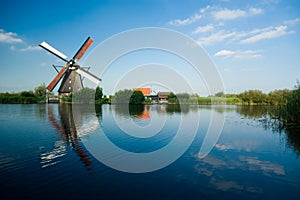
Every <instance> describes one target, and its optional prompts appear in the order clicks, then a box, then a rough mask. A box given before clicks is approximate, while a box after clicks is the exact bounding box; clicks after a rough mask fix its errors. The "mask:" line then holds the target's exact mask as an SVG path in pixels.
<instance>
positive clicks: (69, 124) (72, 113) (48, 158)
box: [41, 104, 102, 171]
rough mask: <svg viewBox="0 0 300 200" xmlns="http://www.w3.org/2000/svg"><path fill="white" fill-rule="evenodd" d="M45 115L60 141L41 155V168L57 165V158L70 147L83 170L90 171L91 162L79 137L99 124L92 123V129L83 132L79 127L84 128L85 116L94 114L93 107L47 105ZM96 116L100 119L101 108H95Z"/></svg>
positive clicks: (88, 132) (58, 160)
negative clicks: (81, 164) (83, 167)
mask: <svg viewBox="0 0 300 200" xmlns="http://www.w3.org/2000/svg"><path fill="white" fill-rule="evenodd" d="M57 108H58V109H57ZM47 114H48V121H49V123H50V124H51V125H52V127H53V128H54V129H55V130H56V132H57V133H58V134H59V135H60V138H61V140H59V141H56V142H55V144H54V148H53V150H51V151H48V152H46V153H43V154H41V165H42V167H48V166H52V165H55V164H57V163H59V162H60V159H59V158H60V157H62V156H64V155H66V153H67V147H68V146H71V148H72V150H73V151H74V152H75V153H76V155H77V156H78V157H79V158H80V161H81V162H82V163H83V165H84V166H85V168H86V169H87V170H88V171H91V170H92V161H91V159H90V157H89V154H88V153H87V152H86V150H85V148H84V147H83V146H82V144H81V142H80V137H82V136H85V135H88V134H90V132H92V131H93V130H95V129H96V128H98V126H99V123H98V121H97V123H94V127H90V128H89V129H85V130H82V129H81V127H84V124H83V118H84V117H85V116H86V115H91V114H95V107H91V106H84V105H77V106H72V105H70V104H59V105H58V107H57V104H48V109H47ZM96 116H97V117H98V118H100V119H101V116H102V110H101V106H97V107H96ZM95 124H96V126H95Z"/></svg>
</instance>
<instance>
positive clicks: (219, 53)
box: [215, 50, 235, 57]
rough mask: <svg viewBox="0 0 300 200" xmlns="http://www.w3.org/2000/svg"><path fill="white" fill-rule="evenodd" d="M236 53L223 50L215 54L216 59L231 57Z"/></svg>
mask: <svg viewBox="0 0 300 200" xmlns="http://www.w3.org/2000/svg"><path fill="white" fill-rule="evenodd" d="M234 53H235V52H234V51H230V50H221V51H218V52H217V53H215V56H216V57H223V56H231V55H233V54H234Z"/></svg>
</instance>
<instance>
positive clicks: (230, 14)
mask: <svg viewBox="0 0 300 200" xmlns="http://www.w3.org/2000/svg"><path fill="white" fill-rule="evenodd" d="M262 12H263V10H262V9H260V8H250V9H248V10H240V9H236V10H229V9H227V8H225V9H222V10H218V11H214V12H212V16H213V17H214V18H215V19H216V20H230V19H236V18H241V17H247V16H253V15H258V14H261V13H262Z"/></svg>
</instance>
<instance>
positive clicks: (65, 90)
mask: <svg viewBox="0 0 300 200" xmlns="http://www.w3.org/2000/svg"><path fill="white" fill-rule="evenodd" d="M93 42H94V41H93V40H92V39H91V38H90V37H88V38H87V39H86V41H85V42H84V43H83V45H82V46H81V47H80V49H79V50H78V51H77V52H76V54H75V55H74V56H73V58H71V59H70V60H67V58H68V57H67V56H66V55H64V54H63V53H61V52H60V51H58V50H57V49H55V48H54V47H52V46H50V45H49V44H48V43H46V42H42V43H41V44H39V46H40V47H42V48H43V49H45V50H47V51H49V52H50V53H52V54H54V55H56V56H57V57H58V58H60V59H61V60H63V61H65V62H66V64H65V65H64V66H63V67H62V69H61V70H60V71H58V70H57V72H58V74H57V75H56V76H55V78H54V79H53V80H52V81H51V83H50V84H49V85H48V86H47V90H49V91H50V92H51V91H52V90H53V89H54V88H55V86H56V85H57V84H58V83H59V81H60V80H61V79H62V78H63V80H62V82H61V85H60V87H59V89H58V93H59V96H68V95H69V94H70V93H72V92H78V91H79V90H81V89H82V88H83V84H82V77H81V76H83V77H86V78H87V79H89V80H90V81H92V82H93V83H95V84H97V85H98V84H99V83H100V81H101V79H100V78H98V77H97V76H95V75H93V74H92V73H90V72H88V71H87V70H85V69H83V68H82V67H80V66H79V65H78V64H77V63H76V62H75V61H79V60H80V59H81V58H82V56H83V55H84V54H85V52H86V51H87V49H88V48H89V47H90V46H91V44H92V43H93Z"/></svg>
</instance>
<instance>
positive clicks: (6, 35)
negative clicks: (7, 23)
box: [0, 29, 23, 44]
mask: <svg viewBox="0 0 300 200" xmlns="http://www.w3.org/2000/svg"><path fill="white" fill-rule="evenodd" d="M0 42H2V43H8V44H13V43H21V42H23V41H22V39H20V38H19V37H18V35H17V34H16V33H13V32H6V31H5V30H3V29H0Z"/></svg>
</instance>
